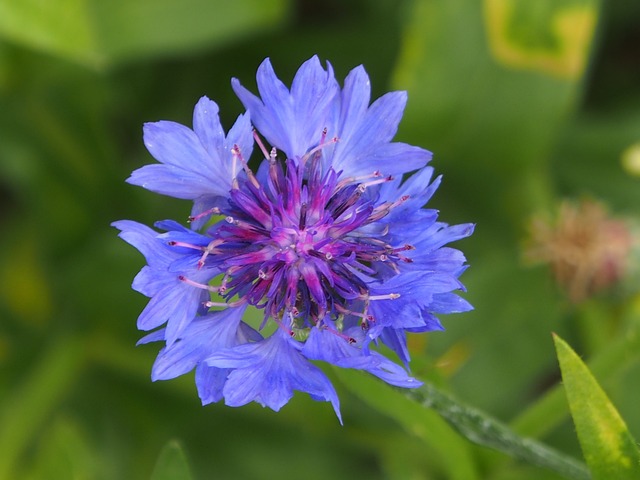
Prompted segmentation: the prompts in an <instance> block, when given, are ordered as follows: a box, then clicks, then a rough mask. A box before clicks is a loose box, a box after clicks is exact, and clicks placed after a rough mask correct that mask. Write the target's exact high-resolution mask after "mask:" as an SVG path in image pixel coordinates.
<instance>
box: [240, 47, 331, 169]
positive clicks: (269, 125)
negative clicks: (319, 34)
mask: <svg viewBox="0 0 640 480" xmlns="http://www.w3.org/2000/svg"><path fill="white" fill-rule="evenodd" d="M257 83H258V91H259V93H260V96H261V98H258V97H256V96H255V95H253V94H252V93H250V92H249V91H248V90H247V89H246V88H244V87H243V86H242V85H240V82H238V80H236V79H233V80H232V87H233V90H234V91H235V93H236V95H237V96H238V98H239V99H240V101H241V102H242V103H243V105H244V106H245V108H246V109H247V110H248V111H249V114H250V115H251V120H252V122H253V124H254V125H255V127H256V128H257V129H258V131H260V133H261V134H262V135H263V136H264V137H265V138H266V139H267V141H268V142H269V143H270V144H271V145H272V146H274V147H276V148H278V149H280V150H282V151H284V152H285V154H286V155H287V157H288V158H291V159H294V158H299V157H302V156H303V155H304V154H305V153H307V151H308V150H309V149H311V148H313V147H315V146H316V145H318V143H319V141H320V139H321V137H322V131H323V129H324V128H325V127H327V126H328V125H327V118H328V115H329V111H330V109H331V107H332V101H333V99H334V98H335V97H336V95H337V93H338V84H337V82H336V80H335V78H334V75H333V70H332V68H331V66H330V65H329V66H328V68H327V70H326V71H325V70H324V69H323V68H322V66H321V65H320V62H319V60H318V58H317V57H313V58H311V59H309V60H307V61H306V62H305V63H304V64H303V65H302V66H301V67H300V69H299V70H298V72H297V73H296V76H295V78H294V80H293V85H292V88H291V92H289V90H288V89H287V87H286V86H285V85H284V84H283V83H282V82H281V81H280V80H279V79H278V77H277V76H276V74H275V72H274V71H273V67H272V66H271V62H270V61H269V59H268V58H267V59H266V60H265V61H264V62H262V64H261V65H260V67H259V68H258V73H257Z"/></svg>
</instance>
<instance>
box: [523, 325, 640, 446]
mask: <svg viewBox="0 0 640 480" xmlns="http://www.w3.org/2000/svg"><path fill="white" fill-rule="evenodd" d="M601 320H602V321H603V323H604V321H605V319H601ZM639 356H640V324H639V323H637V322H636V323H634V324H633V325H632V326H631V328H630V329H629V330H628V331H626V332H625V333H624V334H623V335H621V336H620V338H618V339H616V340H614V341H612V342H610V344H609V345H607V346H606V347H604V348H603V349H602V351H600V352H598V353H597V354H595V355H594V357H593V358H592V359H591V360H590V361H589V369H590V370H591V371H592V372H593V374H594V375H597V376H603V377H604V376H608V377H613V376H614V375H613V374H614V373H615V372H620V371H622V370H624V369H625V368H626V367H628V366H629V365H630V364H633V363H634V362H636V361H637V359H638V358H639ZM568 415H569V409H568V405H567V402H566V397H565V394H564V392H563V389H562V386H561V385H557V386H555V387H553V388H552V389H551V390H549V391H548V392H547V393H546V394H545V395H544V396H543V397H541V398H540V399H539V400H538V401H536V402H535V403H534V404H533V405H531V407H529V408H528V409H527V410H525V411H524V412H522V413H521V414H520V415H519V416H518V417H517V418H515V419H514V420H513V421H512V422H511V427H512V428H513V429H514V430H515V431H516V432H517V433H519V434H520V435H526V436H530V437H541V436H543V435H545V434H546V433H548V432H550V431H551V430H553V429H554V428H555V427H557V426H558V425H559V424H560V423H561V422H562V421H563V420H564V419H565V418H566V417H567V416H568Z"/></svg>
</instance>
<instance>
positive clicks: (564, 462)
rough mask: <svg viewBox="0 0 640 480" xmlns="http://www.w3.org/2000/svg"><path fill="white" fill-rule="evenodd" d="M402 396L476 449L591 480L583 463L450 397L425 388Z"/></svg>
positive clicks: (578, 478)
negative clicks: (432, 412) (445, 423)
mask: <svg viewBox="0 0 640 480" xmlns="http://www.w3.org/2000/svg"><path fill="white" fill-rule="evenodd" d="M406 395H407V396H408V397H409V398H411V399H412V400H414V401H416V402H418V403H420V404H421V405H422V406H423V407H426V408H430V409H433V410H435V411H436V412H438V413H439V414H440V415H441V416H442V417H443V418H444V419H446V420H447V421H448V422H449V423H450V424H451V425H452V426H453V427H454V428H455V429H456V430H457V431H458V432H459V433H460V434H462V435H463V436H464V437H466V438H467V439H468V440H470V441H472V442H474V443H477V444H479V445H482V446H485V447H489V448H493V449H495V450H498V451H500V452H503V453H505V454H507V455H509V456H511V457H513V458H516V459H519V460H523V461H525V462H528V463H531V464H533V465H537V466H540V467H543V468H548V469H549V470H553V471H554V472H556V473H558V474H560V475H562V476H564V477H566V478H570V479H577V480H583V479H584V480H587V479H590V478H591V475H590V474H589V471H588V470H587V467H586V466H585V465H584V463H582V462H580V461H578V460H576V459H574V458H572V457H569V456H567V455H564V454H562V453H560V452H558V451H557V450H554V449H552V448H550V447H548V446H546V445H544V444H542V443H540V442H537V441H535V440H532V439H529V438H524V437H521V436H519V435H518V434H516V433H515V432H514V431H513V430H511V429H510V428H509V427H507V426H506V425H505V424H503V423H501V422H499V421H498V420H495V419H494V418H492V417H489V416H488V415H486V414H485V413H483V412H481V411H479V410H477V409H475V408H472V407H469V406H466V405H463V404H461V403H460V402H458V401H457V400H455V399H454V398H453V397H452V396H450V395H448V394H446V393H444V392H442V391H440V390H438V389H436V388H435V387H434V386H433V385H430V384H425V385H423V386H422V387H420V388H417V389H415V390H410V391H408V392H407V393H406Z"/></svg>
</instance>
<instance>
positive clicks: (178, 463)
mask: <svg viewBox="0 0 640 480" xmlns="http://www.w3.org/2000/svg"><path fill="white" fill-rule="evenodd" d="M191 478H192V477H191V473H190V472H189V465H188V464H187V458H186V457H185V454H184V451H183V449H182V447H181V446H180V444H179V443H178V442H177V441H176V440H171V441H170V442H168V443H167V444H166V445H165V446H164V447H163V449H162V451H161V452H160V456H159V457H158V460H157V461H156V466H155V468H154V469H153V474H152V475H151V480H191Z"/></svg>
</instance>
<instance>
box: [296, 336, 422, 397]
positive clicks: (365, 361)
mask: <svg viewBox="0 0 640 480" xmlns="http://www.w3.org/2000/svg"><path fill="white" fill-rule="evenodd" d="M302 354H303V355H304V356H305V357H307V358H308V359H310V360H322V361H325V362H329V363H332V364H334V365H337V366H339V367H342V368H355V369H358V370H365V371H367V372H369V373H371V374H373V375H375V376H376V377H379V378H381V379H382V380H384V381H385V382H387V383H389V384H390V385H395V386H397V387H404V388H415V387H419V386H420V385H422V383H421V382H419V381H418V380H416V379H415V378H412V377H410V376H409V375H407V372H406V371H405V370H404V369H403V368H402V367H400V366H399V365H396V364H395V363H393V362H392V361H391V360H389V359H388V358H386V357H384V356H382V355H380V354H379V353H378V352H365V351H363V350H362V349H361V348H359V347H357V346H354V345H350V344H349V343H348V342H347V341H346V340H345V339H344V338H342V337H341V336H339V335H338V334H337V332H331V331H330V330H328V329H326V328H323V329H320V328H316V327H314V328H312V329H311V333H310V334H309V338H308V339H307V341H306V342H305V344H304V347H303V348H302Z"/></svg>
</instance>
